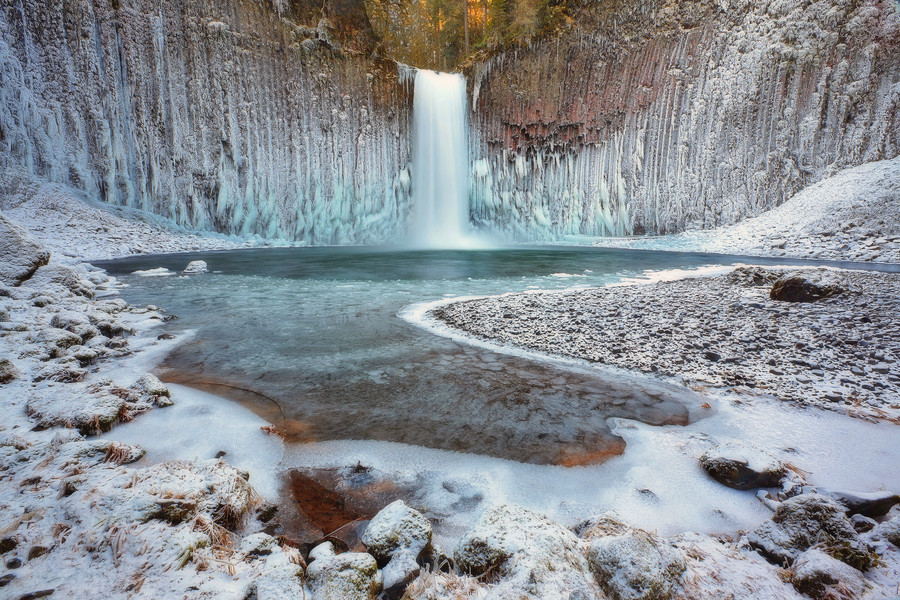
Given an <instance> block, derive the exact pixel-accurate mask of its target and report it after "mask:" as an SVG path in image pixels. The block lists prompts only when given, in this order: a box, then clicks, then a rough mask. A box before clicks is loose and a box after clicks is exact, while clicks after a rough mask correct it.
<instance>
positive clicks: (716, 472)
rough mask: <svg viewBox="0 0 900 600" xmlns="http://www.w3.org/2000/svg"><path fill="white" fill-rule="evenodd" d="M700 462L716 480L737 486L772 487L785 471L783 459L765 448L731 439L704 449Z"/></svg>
mask: <svg viewBox="0 0 900 600" xmlns="http://www.w3.org/2000/svg"><path fill="white" fill-rule="evenodd" d="M700 466H701V467H703V470H704V471H706V472H707V473H709V475H710V477H712V478H713V479H715V480H716V481H718V482H719V483H722V484H724V485H727V486H728V487H732V488H735V489H738V490H749V489H753V488H760V487H775V486H777V485H779V484H780V483H781V480H782V479H783V478H784V476H785V473H786V471H785V467H784V463H782V462H781V461H780V460H778V459H777V458H775V457H774V456H772V455H771V454H769V453H768V452H765V451H763V450H760V449H758V448H753V447H751V446H748V445H746V444H741V443H739V442H734V441H732V442H726V443H723V444H719V445H717V446H715V447H713V448H711V449H709V450H707V451H706V452H705V453H704V454H703V456H701V457H700Z"/></svg>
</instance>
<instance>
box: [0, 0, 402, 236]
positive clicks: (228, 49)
mask: <svg viewBox="0 0 900 600" xmlns="http://www.w3.org/2000/svg"><path fill="white" fill-rule="evenodd" d="M331 5H337V6H338V7H339V8H340V12H339V13H336V14H329V13H328V10H329V7H330V6H331ZM359 5H361V3H354V2H353V1H352V0H340V1H337V0H335V1H333V2H331V3H328V2H326V3H325V4H322V3H317V4H316V7H315V10H313V9H312V8H311V7H308V6H304V5H302V4H300V3H298V2H293V3H287V2H285V1H284V0H279V1H278V3H276V4H275V5H274V6H273V5H271V4H269V3H268V0H258V1H257V0H201V1H193V0H97V1H92V0H61V1H59V2H44V1H43V0H5V1H4V2H2V3H0V77H2V80H0V169H2V170H3V173H4V177H5V178H6V179H7V181H9V180H12V179H15V178H16V177H19V178H38V179H41V180H49V181H53V182H56V183H63V184H67V185H71V186H73V187H75V188H77V189H80V190H83V191H85V192H87V193H89V194H91V195H95V196H97V197H99V198H100V199H101V200H104V201H106V202H110V203H115V204H121V205H127V206H134V207H138V208H142V209H146V210H148V211H151V212H154V213H157V214H160V215H163V216H167V217H171V218H173V219H175V220H176V221H177V222H178V223H180V224H185V225H193V226H196V227H199V228H204V229H214V230H217V231H221V232H229V233H242V234H259V235H261V236H264V237H268V238H284V239H291V240H305V241H307V242H310V243H319V244H322V243H350V242H355V243H364V242H370V241H377V240H383V239H387V238H390V237H393V236H394V235H396V234H397V231H398V229H402V227H403V225H404V222H405V216H406V214H407V213H408V204H409V195H408V191H409V171H408V168H407V167H408V160H409V152H408V140H409V135H408V131H407V129H408V125H409V107H410V106H411V102H410V101H409V100H410V94H411V88H409V87H408V86H405V85H402V84H401V83H400V82H398V77H397V69H396V66H395V65H394V63H392V62H388V61H379V60H376V59H374V58H371V57H370V55H369V53H368V50H369V49H370V48H369V46H371V41H372V40H371V31H370V30H369V31H367V30H366V28H365V25H366V24H367V22H366V21H365V12H364V9H363V13H362V15H361V16H360V14H359ZM323 15H324V16H327V17H329V19H327V20H322V16H323ZM360 23H362V25H360Z"/></svg>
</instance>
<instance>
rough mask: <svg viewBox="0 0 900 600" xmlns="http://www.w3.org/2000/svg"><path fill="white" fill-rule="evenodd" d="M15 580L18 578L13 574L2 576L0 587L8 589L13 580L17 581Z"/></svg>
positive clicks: (0, 576) (0, 577)
mask: <svg viewBox="0 0 900 600" xmlns="http://www.w3.org/2000/svg"><path fill="white" fill-rule="evenodd" d="M15 578H16V576H15V575H13V574H12V573H6V574H5V575H0V587H6V586H7V585H9V584H10V583H12V581H13V579H15Z"/></svg>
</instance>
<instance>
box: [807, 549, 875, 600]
mask: <svg viewBox="0 0 900 600" xmlns="http://www.w3.org/2000/svg"><path fill="white" fill-rule="evenodd" d="M793 567H794V568H793V573H794V574H793V577H792V578H791V582H792V583H793V584H794V587H795V588H797V591H798V592H800V593H802V594H806V595H808V596H810V597H812V598H816V599H824V598H847V597H850V598H858V597H861V596H862V595H863V593H864V592H865V591H866V589H868V587H869V584H868V582H867V581H866V578H865V577H864V576H863V574H862V573H860V572H859V571H858V570H856V569H854V568H853V567H851V566H849V565H845V564H844V563H842V562H841V561H839V560H836V559H834V558H832V557H830V556H828V555H827V554H825V553H824V552H822V551H821V550H818V549H811V550H807V551H806V552H804V553H803V554H801V555H800V556H798V557H797V560H796V561H795V562H794V566H793Z"/></svg>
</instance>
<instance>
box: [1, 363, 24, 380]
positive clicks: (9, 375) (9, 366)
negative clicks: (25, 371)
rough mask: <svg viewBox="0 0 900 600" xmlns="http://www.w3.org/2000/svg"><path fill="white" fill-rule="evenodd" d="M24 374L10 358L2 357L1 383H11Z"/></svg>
mask: <svg viewBox="0 0 900 600" xmlns="http://www.w3.org/2000/svg"><path fill="white" fill-rule="evenodd" d="M21 376H22V373H20V372H19V369H17V368H16V365H14V364H13V363H12V361H11V360H9V359H8V358H0V384H4V383H9V382H10V381H12V380H13V379H18V378H19V377H21Z"/></svg>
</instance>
